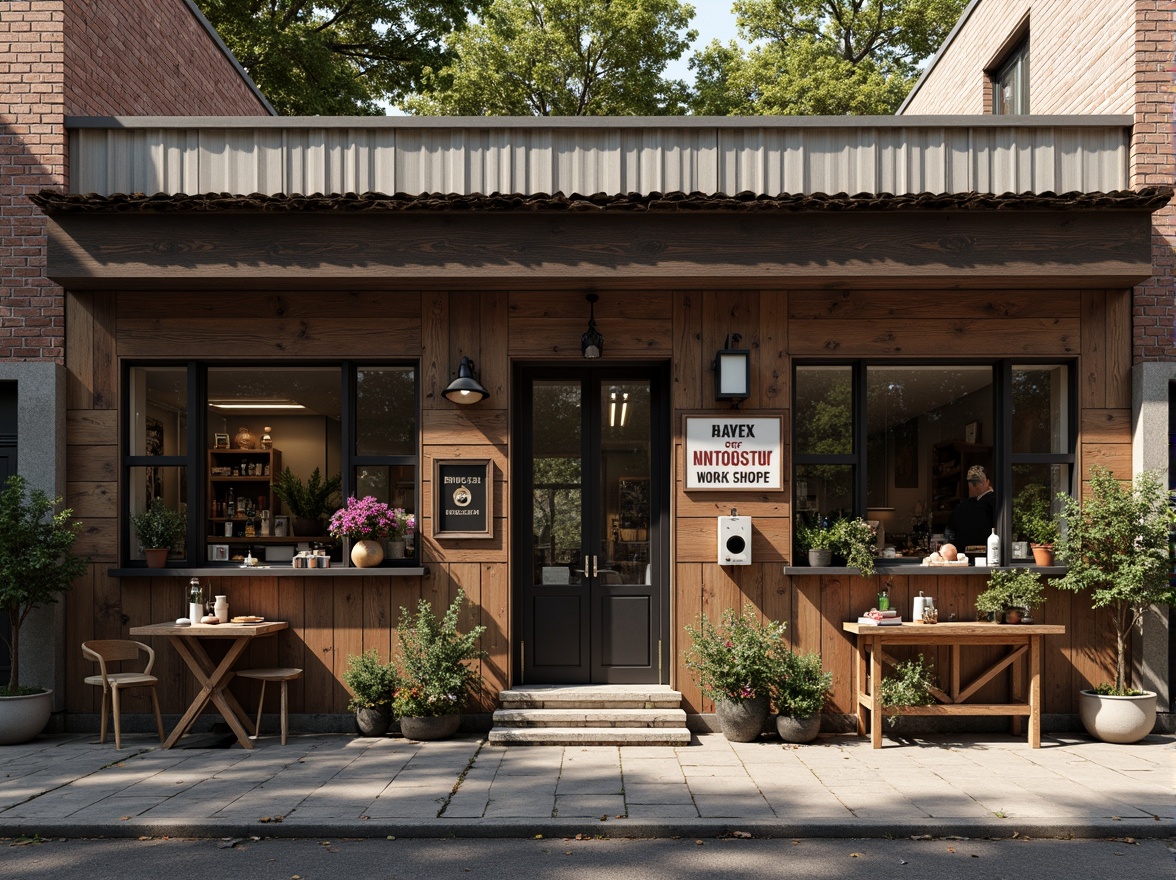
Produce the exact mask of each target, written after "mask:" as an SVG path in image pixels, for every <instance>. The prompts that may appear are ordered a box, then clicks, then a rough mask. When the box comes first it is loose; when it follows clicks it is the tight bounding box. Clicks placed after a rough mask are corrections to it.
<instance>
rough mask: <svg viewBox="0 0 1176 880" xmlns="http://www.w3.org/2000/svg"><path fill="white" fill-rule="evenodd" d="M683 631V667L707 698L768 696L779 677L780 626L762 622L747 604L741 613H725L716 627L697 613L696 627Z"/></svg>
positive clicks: (781, 653) (731, 610) (782, 654)
mask: <svg viewBox="0 0 1176 880" xmlns="http://www.w3.org/2000/svg"><path fill="white" fill-rule="evenodd" d="M686 633H687V635H689V636H690V640H691V645H690V648H689V650H687V652H686V667H687V668H688V669H689V670H690V671H691V672H692V673H693V675H694V677H695V678H696V679H697V680H698V683H699V686H700V687H701V688H702V692H703V694H705V695H706V696H707V697H709V698H710V699H712V700H751V699H755V698H756V697H759V696H767V695H768V694H770V693H771V690H772V685H773V683H774V682H776V681H778V680H779V679H780V678H781V677H782V673H783V668H784V666H783V664H784V662H785V655H786V654H787V653H788V651H787V648H786V647H785V645H784V624H783V623H780V622H778V621H774V620H765V621H762V622H761V621H760V619H759V616H758V615H757V614H756V611H755V607H754V606H753V605H752V604H751V603H750V602H748V603H747V605H746V606H744V609H743V613H742V614H736V612H735V609H734V608H726V609H724V610H723V615H722V621H721V622H720V623H719V625H718V626H715V625H714V624H712V623H711V622H710V620H709V619H708V618H707V617H706V615H705V614H703V615H699V618H698V627H697V628H695V627H692V626H689V625H687V626H686Z"/></svg>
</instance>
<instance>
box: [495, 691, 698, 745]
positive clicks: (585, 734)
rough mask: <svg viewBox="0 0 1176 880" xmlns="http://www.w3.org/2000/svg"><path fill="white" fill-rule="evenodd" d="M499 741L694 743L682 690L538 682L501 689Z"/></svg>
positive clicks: (496, 722) (512, 742) (506, 742)
mask: <svg viewBox="0 0 1176 880" xmlns="http://www.w3.org/2000/svg"><path fill="white" fill-rule="evenodd" d="M499 700H500V701H501V703H502V708H501V709H499V710H498V711H497V712H495V713H494V726H493V727H492V728H491V730H490V742H492V743H498V744H500V745H630V746H631V745H649V746H655V745H657V746H665V745H673V746H682V745H689V743H690V731H689V730H687V729H686V713H685V712H684V711H683V710H682V708H681V705H682V695H681V694H680V693H679V692H678V691H675V690H673V689H671V688H669V687H667V686H665V685H537V686H530V687H521V688H513V689H512V690H509V691H502V692H501V693H500V694H499Z"/></svg>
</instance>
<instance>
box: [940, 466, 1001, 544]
mask: <svg viewBox="0 0 1176 880" xmlns="http://www.w3.org/2000/svg"><path fill="white" fill-rule="evenodd" d="M995 527H996V491H995V490H994V489H993V488H992V483H990V482H989V481H988V474H987V473H985V472H984V468H983V467H981V466H980V465H978V464H974V465H972V466H971V467H970V468H968V497H967V498H965V499H964V500H963V501H961V502H960V503H959V504H957V505H956V508H955V510H953V511H952V512H951V518H950V519H948V521H947V528H946V529H944V532H943V537H944V538H945V539H947V541H949V542H950V543H952V544H955V545H956V547H957V548H958V549H959V550H960V551H961V552H962V551H963V550H964V549H965V548H967V547H983V546H984V544H985V542H986V541H987V540H988V536H989V535H991V534H992V530H993V529H994V528H995Z"/></svg>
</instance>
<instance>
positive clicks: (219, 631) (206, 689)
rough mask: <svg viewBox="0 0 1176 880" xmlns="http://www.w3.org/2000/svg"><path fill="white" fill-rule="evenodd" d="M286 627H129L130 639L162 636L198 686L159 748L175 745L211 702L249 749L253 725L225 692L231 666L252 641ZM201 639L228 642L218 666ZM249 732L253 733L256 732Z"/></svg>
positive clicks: (270, 624)
mask: <svg viewBox="0 0 1176 880" xmlns="http://www.w3.org/2000/svg"><path fill="white" fill-rule="evenodd" d="M288 626H289V624H287V623H286V622H285V621H281V620H267V621H265V622H263V623H257V624H238V623H219V624H204V623H195V624H192V625H191V626H177V625H176V624H174V623H153V624H150V625H148V626H135V627H131V635H133V636H166V637H167V640H168V641H169V642H171V645H172V647H173V648H175V649H176V653H177V654H179V655H180V657H182V658H183V660H184V662H185V663H186V664H187V665H188V668H189V669H190V670H192V674H193V675H194V676H196V682H197V683H198V684H199V685H200V689H199V691H197V693H196V697H195V699H193V700H192V704H191V705H190V706H188V711H186V712H185V713H184V715H183V717H182V718H180V720H179V723H177V724H176V727H175V730H173V731H172V732H171V734H170V735H169V736H168V738H167V740H165V741H164V743H163V747H164V748H165V749H170V748H171V747H172V746H174V745H175V744H176V743H177V742H179V740H180V737H182V736H183V735H184V734H185V733H187V732H188V728H190V727H191V726H192V722H194V721H195V720H196V719H197V718H198V717H199V716H200V713H201V712H203V711H204V707H205V706H207V705H208V703H209V701H211V702H212V704H213V705H214V706H216V709H217V711H218V712H220V714H221V716H222V717H223V718H224V719H225V721H226V722H227V723H228V725H229V727H231V728H232V730H233V733H235V734H236V735H237V742H239V743H241V745H242V746H243V747H244V748H247V749H251V748H253V741H252V740H251V739H249V733H250V730H251V729H252V727H253V721H252V719H251V718H250V717H249V715H247V714H246V713H245V710H243V709H242V708H241V704H240V703H238V702H237V698H236V697H234V696H233V695H232V694H231V693H230V692H229V690H228V684H229V682H230V681H231V680H232V678H233V665H234V664H235V663H236V662H237V658H239V657H240V656H241V653H242V652H243V651H244V650H245V649H246V648H247V647H248V646H249V643H250V642H251V641H253V639H256V638H258V637H260V636H271V635H273V634H274V633H276V632H280V631H281V630H284V629H286V628H287V627H288ZM204 639H232V642H233V643H232V644H231V645H229V650H228V652H227V653H226V654H225V656H224V659H222V660H221V661H220V662H219V663H214V662H213V659H212V658H211V657H210V656H209V655H208V651H207V650H205V647H204V644H203V640H204ZM253 732H254V733H256V731H253Z"/></svg>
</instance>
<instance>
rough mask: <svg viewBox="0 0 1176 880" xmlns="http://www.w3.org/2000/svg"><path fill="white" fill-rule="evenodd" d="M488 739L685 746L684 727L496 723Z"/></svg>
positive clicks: (508, 742)
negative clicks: (544, 725)
mask: <svg viewBox="0 0 1176 880" xmlns="http://www.w3.org/2000/svg"><path fill="white" fill-rule="evenodd" d="M490 742H491V743H495V744H498V745H516V746H688V745H690V731H689V730H687V729H686V728H685V727H681V728H678V727H498V726H495V727H494V728H493V729H491V731H490Z"/></svg>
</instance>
